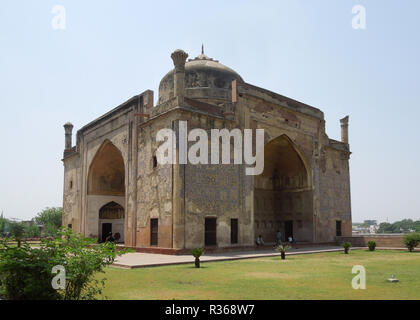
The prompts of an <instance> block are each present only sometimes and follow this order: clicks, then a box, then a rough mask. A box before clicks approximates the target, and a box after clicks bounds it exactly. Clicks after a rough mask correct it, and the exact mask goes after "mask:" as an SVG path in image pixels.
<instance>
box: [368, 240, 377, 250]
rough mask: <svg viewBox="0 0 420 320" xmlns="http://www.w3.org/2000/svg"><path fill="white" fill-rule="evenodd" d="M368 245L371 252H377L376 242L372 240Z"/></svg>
mask: <svg viewBox="0 0 420 320" xmlns="http://www.w3.org/2000/svg"><path fill="white" fill-rule="evenodd" d="M367 245H368V248H369V251H375V248H376V242H375V241H372V240H370V241H368V243H367Z"/></svg>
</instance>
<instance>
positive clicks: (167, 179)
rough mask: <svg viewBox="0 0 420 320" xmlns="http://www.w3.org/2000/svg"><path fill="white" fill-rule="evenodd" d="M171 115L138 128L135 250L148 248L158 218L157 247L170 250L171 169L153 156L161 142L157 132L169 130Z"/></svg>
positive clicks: (172, 116)
mask: <svg viewBox="0 0 420 320" xmlns="http://www.w3.org/2000/svg"><path fill="white" fill-rule="evenodd" d="M174 116H175V115H173V114H170V115H168V116H164V117H162V118H160V119H159V121H152V122H150V123H149V124H146V125H144V126H141V127H140V128H139V131H138V164H137V165H138V177H137V198H136V199H137V230H136V232H137V236H136V238H137V243H136V245H137V246H138V247H149V246H150V234H151V233H150V232H151V231H150V219H155V218H157V219H159V220H158V223H159V227H158V246H159V247H162V248H171V247H172V209H173V208H172V187H173V185H172V184H173V182H172V166H173V165H170V164H165V165H163V164H157V166H156V167H154V164H153V157H154V156H155V155H156V151H157V148H158V146H159V145H160V143H161V142H157V141H156V134H157V132H158V131H159V130H160V129H167V128H168V129H170V128H172V121H173V119H174Z"/></svg>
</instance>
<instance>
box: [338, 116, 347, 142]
mask: <svg viewBox="0 0 420 320" xmlns="http://www.w3.org/2000/svg"><path fill="white" fill-rule="evenodd" d="M340 123H341V142H344V143H347V144H348V143H349V116H346V117H344V118H343V119H340Z"/></svg>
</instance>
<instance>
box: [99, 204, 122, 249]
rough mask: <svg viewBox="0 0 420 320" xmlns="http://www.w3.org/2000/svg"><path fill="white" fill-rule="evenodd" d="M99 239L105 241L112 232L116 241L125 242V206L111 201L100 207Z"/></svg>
mask: <svg viewBox="0 0 420 320" xmlns="http://www.w3.org/2000/svg"><path fill="white" fill-rule="evenodd" d="M98 228H99V239H101V241H102V242H104V241H105V240H106V238H107V236H109V234H112V235H113V237H114V239H115V240H116V242H119V243H123V242H124V208H123V207H122V206H120V205H119V204H118V203H116V202H114V201H111V202H109V203H107V204H106V205H104V206H103V207H102V208H101V209H99V226H98Z"/></svg>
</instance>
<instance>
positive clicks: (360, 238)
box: [337, 234, 404, 248]
mask: <svg viewBox="0 0 420 320" xmlns="http://www.w3.org/2000/svg"><path fill="white" fill-rule="evenodd" d="M403 237H404V235H402V234H372V235H355V236H346V237H337V244H338V245H341V244H342V243H343V242H350V243H351V244H352V246H353V247H366V246H367V243H368V242H369V241H375V242H376V246H377V247H383V248H404V244H403Z"/></svg>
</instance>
